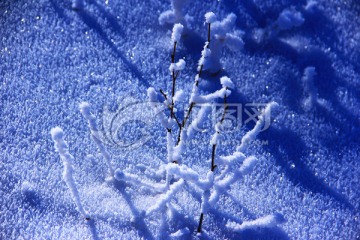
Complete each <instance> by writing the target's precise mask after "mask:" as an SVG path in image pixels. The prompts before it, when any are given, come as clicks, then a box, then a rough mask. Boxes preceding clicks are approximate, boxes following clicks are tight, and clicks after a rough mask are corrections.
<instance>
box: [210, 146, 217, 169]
mask: <svg viewBox="0 0 360 240" xmlns="http://www.w3.org/2000/svg"><path fill="white" fill-rule="evenodd" d="M215 150H216V144H214V145H213V146H212V153H211V171H212V172H213V171H214V170H215V168H216V165H215Z"/></svg>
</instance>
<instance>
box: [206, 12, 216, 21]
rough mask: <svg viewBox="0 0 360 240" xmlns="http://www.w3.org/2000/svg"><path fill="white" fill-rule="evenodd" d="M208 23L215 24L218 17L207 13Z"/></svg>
mask: <svg viewBox="0 0 360 240" xmlns="http://www.w3.org/2000/svg"><path fill="white" fill-rule="evenodd" d="M205 21H206V23H214V22H215V21H216V15H215V13H213V12H207V13H206V14H205Z"/></svg>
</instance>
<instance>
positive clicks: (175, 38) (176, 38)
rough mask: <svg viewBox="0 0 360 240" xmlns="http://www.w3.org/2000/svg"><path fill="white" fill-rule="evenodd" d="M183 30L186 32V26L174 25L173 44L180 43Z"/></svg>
mask: <svg viewBox="0 0 360 240" xmlns="http://www.w3.org/2000/svg"><path fill="white" fill-rule="evenodd" d="M183 30H184V26H183V25H182V24H181V23H176V24H175V25H174V27H173V30H172V34H171V41H172V42H179V41H180V38H181V34H182V32H183ZM184 63H185V62H184Z"/></svg>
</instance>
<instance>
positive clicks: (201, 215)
mask: <svg viewBox="0 0 360 240" xmlns="http://www.w3.org/2000/svg"><path fill="white" fill-rule="evenodd" d="M203 220H204V214H203V213H201V214H200V219H199V225H198V228H197V232H198V233H201V229H202V223H203Z"/></svg>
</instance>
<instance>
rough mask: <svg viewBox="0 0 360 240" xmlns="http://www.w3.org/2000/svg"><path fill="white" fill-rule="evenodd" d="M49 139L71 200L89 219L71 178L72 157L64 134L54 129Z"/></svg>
mask: <svg viewBox="0 0 360 240" xmlns="http://www.w3.org/2000/svg"><path fill="white" fill-rule="evenodd" d="M51 137H52V139H53V141H54V143H55V150H56V151H57V152H58V153H59V155H60V158H61V160H62V163H63V165H64V172H63V179H64V181H65V183H66V185H67V186H68V188H69V189H70V192H71V195H72V198H73V200H74V202H75V204H76V207H77V210H78V211H79V212H80V214H81V215H82V216H83V217H84V218H85V219H89V215H88V214H87V212H86V211H85V210H84V208H83V205H82V203H81V198H80V194H79V191H78V189H77V187H76V183H75V180H74V177H73V171H74V169H73V166H72V164H73V160H74V157H73V156H72V155H71V154H70V153H69V148H68V145H67V143H66V142H65V140H64V132H63V130H62V129H61V128H60V127H55V128H52V129H51Z"/></svg>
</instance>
